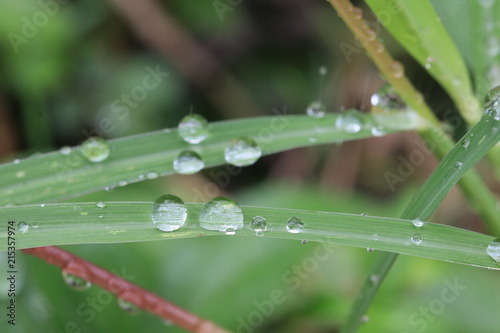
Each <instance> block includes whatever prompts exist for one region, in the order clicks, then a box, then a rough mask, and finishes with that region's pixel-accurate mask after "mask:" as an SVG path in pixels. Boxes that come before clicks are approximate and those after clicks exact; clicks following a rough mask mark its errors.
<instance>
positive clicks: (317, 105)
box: [306, 101, 326, 118]
mask: <svg viewBox="0 0 500 333" xmlns="http://www.w3.org/2000/svg"><path fill="white" fill-rule="evenodd" d="M306 113H307V115H308V116H310V117H314V118H323V117H324V116H325V113H326V107H325V105H324V104H323V103H321V102H320V101H313V102H311V104H309V105H308V106H307V109H306Z"/></svg>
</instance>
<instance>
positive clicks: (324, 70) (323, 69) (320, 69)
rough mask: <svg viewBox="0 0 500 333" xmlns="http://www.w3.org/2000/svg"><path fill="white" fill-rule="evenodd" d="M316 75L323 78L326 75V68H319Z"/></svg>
mask: <svg viewBox="0 0 500 333" xmlns="http://www.w3.org/2000/svg"><path fill="white" fill-rule="evenodd" d="M318 73H319V75H322V76H325V75H326V74H328V69H327V68H326V66H321V67H320V68H319V69H318Z"/></svg>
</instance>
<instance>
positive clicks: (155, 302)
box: [22, 246, 228, 333]
mask: <svg viewBox="0 0 500 333" xmlns="http://www.w3.org/2000/svg"><path fill="white" fill-rule="evenodd" d="M22 251H23V252H24V253H26V254H31V255H34V256H37V257H38V258H40V259H42V260H45V261H46V262H47V263H49V264H51V265H55V266H59V267H60V268H61V269H62V270H63V271H64V272H66V273H69V274H72V275H75V276H78V277H80V278H82V279H85V280H87V281H89V282H91V283H93V284H95V285H97V286H99V287H101V288H103V289H106V290H108V291H110V292H111V293H113V294H115V295H116V296H117V297H118V298H120V299H123V300H125V301H127V302H130V303H132V304H135V305H137V306H138V307H140V308H142V309H144V310H146V311H149V312H151V313H153V314H155V315H157V316H159V317H161V318H164V319H168V320H169V321H171V322H172V323H174V324H175V325H177V326H179V327H182V328H184V329H185V330H187V331H189V332H193V333H228V331H226V330H225V329H223V328H221V327H219V326H217V325H215V324H214V323H212V322H210V321H208V320H205V319H202V318H200V317H198V316H196V315H194V314H192V313H189V312H188V311H186V310H184V309H181V308H180V307H178V306H176V305H174V304H172V303H170V302H168V301H166V300H164V299H162V298H161V297H159V296H157V295H155V294H153V293H151V292H149V291H147V290H145V289H143V288H141V287H139V286H136V285H135V284H133V283H132V282H130V281H127V280H125V279H123V278H121V277H119V276H117V275H115V274H113V273H111V272H109V271H107V270H105V269H103V268H101V267H99V266H96V265H94V264H92V263H90V262H88V261H86V260H84V259H82V258H80V257H77V256H75V255H74V254H72V253H70V252H67V251H65V250H63V249H61V248H59V247H56V246H45V247H36V248H31V249H24V250H22Z"/></svg>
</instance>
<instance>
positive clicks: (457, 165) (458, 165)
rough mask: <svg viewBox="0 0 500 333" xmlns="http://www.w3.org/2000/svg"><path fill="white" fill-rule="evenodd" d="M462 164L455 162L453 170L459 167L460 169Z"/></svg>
mask: <svg viewBox="0 0 500 333" xmlns="http://www.w3.org/2000/svg"><path fill="white" fill-rule="evenodd" d="M462 165H463V163H462V162H455V170H460V169H462Z"/></svg>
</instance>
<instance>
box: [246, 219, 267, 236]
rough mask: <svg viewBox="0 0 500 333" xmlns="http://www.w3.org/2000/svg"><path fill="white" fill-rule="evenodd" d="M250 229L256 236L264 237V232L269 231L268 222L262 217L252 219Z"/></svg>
mask: <svg viewBox="0 0 500 333" xmlns="http://www.w3.org/2000/svg"><path fill="white" fill-rule="evenodd" d="M250 229H252V230H253V231H255V235H256V236H264V231H266V230H267V220H266V219H265V218H264V217H262V216H254V217H252V220H251V221H250Z"/></svg>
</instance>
